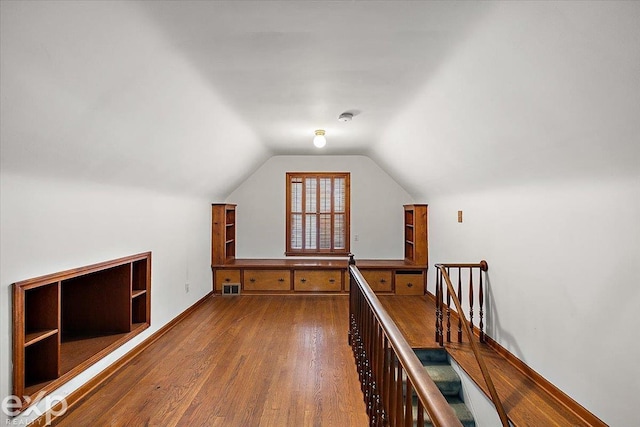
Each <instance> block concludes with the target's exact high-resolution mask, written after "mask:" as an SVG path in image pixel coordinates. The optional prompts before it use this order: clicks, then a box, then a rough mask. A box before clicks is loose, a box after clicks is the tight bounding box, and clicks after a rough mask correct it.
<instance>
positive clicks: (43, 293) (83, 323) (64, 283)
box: [13, 252, 151, 409]
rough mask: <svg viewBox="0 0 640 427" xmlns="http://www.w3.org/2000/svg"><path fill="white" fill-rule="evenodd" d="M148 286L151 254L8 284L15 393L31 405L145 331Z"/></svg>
mask: <svg viewBox="0 0 640 427" xmlns="http://www.w3.org/2000/svg"><path fill="white" fill-rule="evenodd" d="M150 285H151V253H150V252H146V253H142V254H138V255H132V256H129V257H124V258H119V259H116V260H113V261H106V262H103V263H99V264H94V265H90V266H87V267H81V268H77V269H73V270H67V271H63V272H59V273H54V274H51V275H48V276H43V277H38V278H34V279H29V280H25V281H22V282H18V283H14V285H13V342H14V345H13V394H14V395H16V396H21V397H23V399H22V401H23V402H29V404H33V403H35V400H34V399H40V398H42V397H44V396H46V394H48V393H50V392H51V391H53V390H55V389H56V388H58V387H60V385H62V384H64V383H65V382H66V381H68V380H70V379H71V378H73V377H74V376H76V375H77V374H79V373H80V372H82V371H83V370H84V369H86V368H87V367H89V366H90V365H91V364H93V363H95V362H97V361H98V360H100V358H102V357H104V356H105V355H106V354H108V353H109V352H110V351H112V350H113V349H115V348H116V347H118V346H119V345H122V344H123V343H124V342H126V341H127V340H129V339H131V338H133V336H134V335H136V334H138V333H139V332H140V331H141V330H143V329H145V328H146V327H148V326H149V325H150V289H151V288H150ZM27 397H28V398H29V399H27ZM25 405H26V403H25ZM21 409H25V407H23V408H21Z"/></svg>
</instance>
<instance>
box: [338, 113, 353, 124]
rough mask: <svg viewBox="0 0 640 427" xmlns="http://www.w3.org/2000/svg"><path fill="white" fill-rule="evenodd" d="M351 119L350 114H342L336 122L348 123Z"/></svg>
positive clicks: (351, 115)
mask: <svg viewBox="0 0 640 427" xmlns="http://www.w3.org/2000/svg"><path fill="white" fill-rule="evenodd" d="M351 119H353V114H351V113H342V114H340V115H339V116H338V120H340V121H341V122H350V121H351Z"/></svg>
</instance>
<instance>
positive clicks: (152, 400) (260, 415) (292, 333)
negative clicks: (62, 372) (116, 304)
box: [56, 295, 604, 427]
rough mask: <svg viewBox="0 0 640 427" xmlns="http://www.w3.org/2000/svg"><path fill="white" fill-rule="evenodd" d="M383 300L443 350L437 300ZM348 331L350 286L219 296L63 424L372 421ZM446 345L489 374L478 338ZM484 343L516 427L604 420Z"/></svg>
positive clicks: (408, 332)
mask: <svg viewBox="0 0 640 427" xmlns="http://www.w3.org/2000/svg"><path fill="white" fill-rule="evenodd" d="M380 300H381V302H382V304H383V306H384V307H385V309H386V310H387V311H388V312H389V314H390V315H391V317H392V318H393V319H394V320H395V322H396V323H397V325H398V328H399V329H400V330H401V331H402V333H403V334H404V335H405V337H406V338H407V341H408V342H409V344H410V345H411V346H412V347H414V348H418V347H420V348H431V347H436V345H435V343H434V333H435V330H434V307H433V301H432V300H431V299H429V298H426V297H415V296H380ZM347 328H348V298H347V296H345V295H333V296H329V295H327V296H311V295H309V296H301V295H295V296H286V295H278V296H254V295H252V296H234V297H221V296H216V297H210V298H209V299H208V300H206V301H205V302H204V303H203V304H201V305H200V306H199V307H198V308H197V309H196V310H195V311H194V312H193V313H192V314H191V315H189V316H188V317H186V318H185V319H184V320H183V321H181V322H179V323H178V324H177V325H176V326H175V327H174V328H173V329H171V330H170V331H169V332H168V333H167V334H166V335H164V336H163V337H162V338H161V339H159V340H158V341H156V342H154V343H153V344H152V345H151V346H150V347H149V348H147V349H145V350H144V351H143V352H142V353H140V355H138V356H137V357H136V358H135V359H133V361H132V362H131V363H129V364H128V365H126V366H125V367H124V368H122V369H121V370H120V371H118V372H117V373H116V374H114V375H113V376H112V377H110V378H109V379H108V380H107V381H106V382H105V383H104V384H103V385H101V386H100V387H98V388H97V389H96V391H95V392H94V393H93V394H91V395H89V396H88V397H87V398H86V399H85V400H84V401H83V402H81V403H80V404H79V405H76V406H75V407H74V408H73V409H72V410H71V411H70V412H69V413H68V414H66V415H65V416H64V417H62V418H59V419H58V420H57V423H56V425H60V426H85V425H87V426H88V425H90V426H125V425H126V426H147V425H161V426H175V425H180V426H182V425H189V426H225V427H234V426H243V427H244V426H278V427H280V426H283V427H284V426H296V427H297V426H313V427H315V426H322V427H324V426H339V427H346V426H353V427H357V426H366V425H368V418H367V415H366V412H365V408H364V403H363V399H362V393H361V391H360V385H359V382H358V377H357V374H356V368H355V363H354V359H353V354H352V352H351V349H350V347H349V346H348V344H347ZM447 351H448V352H449V353H450V354H451V356H452V357H453V358H454V359H455V360H456V361H457V362H458V364H459V365H460V366H461V367H462V368H463V369H464V370H465V371H466V372H467V373H468V374H469V375H470V376H471V377H473V378H475V379H476V381H480V383H482V379H481V377H480V373H479V369H478V366H477V363H476V362H475V359H473V356H472V355H471V350H470V349H469V346H468V344H449V345H448V346H447ZM482 352H483V353H484V354H485V358H486V359H485V361H486V363H487V365H488V368H489V370H490V371H491V374H492V376H493V380H494V383H495V386H496V389H497V390H498V394H499V395H500V396H501V398H502V399H503V402H504V405H505V409H506V410H507V413H508V415H509V418H510V419H511V420H512V421H513V422H514V425H516V426H518V427H521V426H532V427H538V426H583V425H604V423H602V424H598V423H597V422H590V423H587V422H585V421H584V419H581V418H580V417H578V416H577V415H576V414H574V413H573V412H571V411H570V410H568V409H567V408H566V407H565V406H563V405H562V404H560V403H559V402H558V401H557V400H554V399H553V398H551V396H550V395H549V394H548V393H546V392H545V391H544V390H542V389H541V388H539V387H537V386H536V384H535V383H534V382H533V381H531V380H530V379H529V378H527V377H526V376H525V375H524V374H523V373H522V372H520V371H519V370H518V369H516V368H515V367H514V366H513V365H511V364H510V363H509V362H508V361H506V360H505V359H504V358H503V357H502V356H500V355H498V354H497V353H496V352H495V351H494V350H492V349H491V348H489V347H487V346H486V345H485V346H483V348H482ZM483 388H485V387H483ZM596 420H597V419H596ZM598 421H599V420H598Z"/></svg>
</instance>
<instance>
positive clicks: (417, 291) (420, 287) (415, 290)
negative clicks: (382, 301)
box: [396, 271, 424, 295]
mask: <svg viewBox="0 0 640 427" xmlns="http://www.w3.org/2000/svg"><path fill="white" fill-rule="evenodd" d="M396 295H424V273H422V272H415V271H412V272H404V271H396Z"/></svg>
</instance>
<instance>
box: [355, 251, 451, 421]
mask: <svg viewBox="0 0 640 427" xmlns="http://www.w3.org/2000/svg"><path fill="white" fill-rule="evenodd" d="M352 262H353V260H352ZM349 277H350V280H351V281H350V291H349V318H350V328H349V344H350V345H351V347H352V349H353V354H354V357H355V360H356V367H357V369H358V376H359V378H360V385H361V388H362V393H363V395H364V401H365V406H366V409H367V414H368V415H369V424H370V425H371V426H413V425H418V426H422V425H424V421H425V417H424V414H425V412H426V413H427V414H428V416H429V418H430V419H431V421H432V423H433V425H434V426H436V427H438V426H443V427H445V426H446V427H448V426H461V424H460V421H459V420H458V418H457V417H456V415H455V413H454V412H453V409H452V408H451V406H449V404H448V403H447V401H446V400H445V398H444V396H443V395H442V393H440V390H438V387H437V386H436V384H435V383H434V382H433V380H432V379H431V377H429V374H428V373H427V372H426V370H425V369H424V367H423V366H422V364H421V363H420V360H419V359H418V357H417V356H416V354H415V353H414V352H413V350H412V348H411V346H410V345H409V343H408V342H407V341H406V339H405V338H404V336H403V335H402V334H401V332H400V330H399V329H398V327H397V326H396V324H395V323H394V322H393V320H392V319H391V317H390V316H389V314H388V313H387V311H386V310H385V309H384V308H383V307H382V304H381V303H380V300H378V297H376V295H375V294H374V292H373V290H372V289H371V287H370V286H369V284H368V283H367V281H366V280H365V279H364V277H362V274H360V271H359V270H358V268H357V267H356V266H355V265H350V266H349ZM414 393H415V395H417V403H416V406H417V408H416V409H417V411H416V415H415V417H414V410H413V409H414V408H413V406H414V402H413V395H414ZM414 418H415V419H414Z"/></svg>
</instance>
